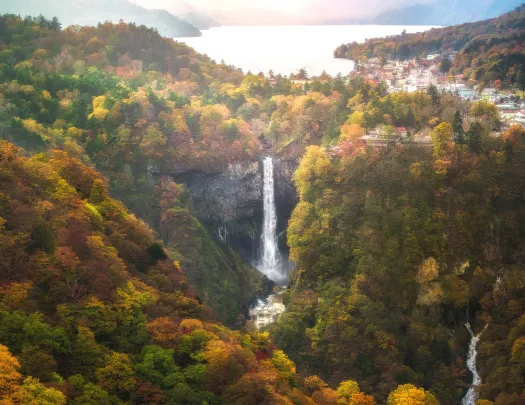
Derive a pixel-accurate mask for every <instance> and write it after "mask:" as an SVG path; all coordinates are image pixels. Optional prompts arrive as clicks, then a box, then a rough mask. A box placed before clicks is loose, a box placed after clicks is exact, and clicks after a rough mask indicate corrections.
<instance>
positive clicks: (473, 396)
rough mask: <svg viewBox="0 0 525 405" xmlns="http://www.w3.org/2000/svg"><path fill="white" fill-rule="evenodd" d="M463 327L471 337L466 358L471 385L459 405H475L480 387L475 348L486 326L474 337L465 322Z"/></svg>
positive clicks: (476, 350)
mask: <svg viewBox="0 0 525 405" xmlns="http://www.w3.org/2000/svg"><path fill="white" fill-rule="evenodd" d="M465 326H466V327H467V329H468V331H469V333H470V336H472V338H471V340H470V345H469V350H468V356H467V368H468V369H469V371H470V372H471V373H472V385H471V386H470V388H469V390H468V391H467V394H466V395H465V397H463V400H462V401H461V405H476V402H477V400H478V391H477V389H478V387H479V386H480V385H481V377H480V376H479V374H478V370H477V367H476V359H477V357H478V349H477V347H478V343H479V340H480V339H481V335H483V332H485V330H486V329H487V326H488V325H485V328H483V330H482V331H481V332H480V333H479V334H477V335H474V332H473V331H472V328H471V326H470V323H469V322H467V323H466V324H465Z"/></svg>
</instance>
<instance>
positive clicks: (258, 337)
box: [0, 141, 366, 405]
mask: <svg viewBox="0 0 525 405" xmlns="http://www.w3.org/2000/svg"><path fill="white" fill-rule="evenodd" d="M0 190H1V191H0V201H1V203H0V401H1V402H2V404H6V405H7V404H9V405H15V404H16V405H23V404H27V405H29V404H49V405H63V404H65V403H66V401H67V403H70V404H78V405H80V404H107V405H110V404H115V405H117V404H124V403H126V404H159V405H160V404H181V405H182V404H217V405H219V404H239V405H241V404H245V405H248V404H254V405H255V404H259V403H271V404H283V405H291V404H311V405H315V404H324V403H326V401H325V402H323V401H324V400H323V398H324V397H325V396H327V395H331V397H330V398H332V399H335V400H339V399H340V398H344V396H343V395H348V396H349V397H351V396H352V395H353V394H359V395H360V396H363V397H364V398H366V396H365V395H364V394H362V393H360V391H359V389H358V387H357V384H355V383H353V382H347V383H346V384H347V385H348V384H351V387H352V391H351V392H350V391H349V390H345V391H344V392H342V393H341V394H339V393H337V392H336V391H333V390H328V389H326V388H324V387H325V386H324V385H323V383H322V381H320V380H314V382H315V384H314V383H309V380H303V379H301V378H300V377H299V376H298V375H296V373H295V365H294V363H292V362H291V361H290V360H289V359H288V358H287V357H286V355H285V354H284V353H283V352H282V351H279V350H278V349H277V348H276V347H275V346H274V345H273V344H272V343H271V341H270V340H269V338H268V335H267V334H262V333H257V332H253V333H241V332H234V331H231V330H229V329H227V328H225V327H223V326H221V325H219V324H215V323H213V322H212V321H211V318H210V315H209V313H208V311H207V310H206V309H205V308H204V307H203V305H202V304H201V303H200V302H199V301H198V299H197V297H196V296H195V294H194V293H193V292H192V290H191V288H189V287H188V285H187V282H186V279H185V277H184V274H183V272H182V269H181V267H180V264H179V263H178V262H177V261H174V259H173V258H172V257H169V256H168V255H167V254H166V252H165V251H164V249H163V247H162V244H161V243H159V242H157V241H156V240H155V239H154V237H153V232H152V230H151V229H149V228H148V227H147V226H146V225H145V224H144V223H143V222H141V221H139V220H138V219H137V218H136V217H135V216H134V215H132V214H130V213H129V212H128V211H127V210H126V208H125V207H124V206H123V205H122V204H121V203H119V202H117V201H115V200H113V199H111V198H110V197H108V190H107V185H106V180H105V179H104V178H103V177H102V176H101V175H100V174H99V173H97V172H96V171H94V170H93V169H92V168H89V167H87V166H85V165H83V164H82V163H81V162H80V161H79V160H78V159H76V158H70V157H68V156H67V154H66V153H65V152H63V151H51V152H50V153H41V154H37V155H35V156H33V157H31V158H25V157H22V156H20V154H19V151H18V150H17V149H16V148H15V147H14V145H12V144H10V143H8V142H6V141H1V142H0ZM312 394H313V397H314V398H315V397H318V398H320V400H319V401H318V402H317V401H314V400H312V399H311V398H310V395H312ZM344 403H347V402H344Z"/></svg>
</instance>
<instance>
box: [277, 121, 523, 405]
mask: <svg viewBox="0 0 525 405" xmlns="http://www.w3.org/2000/svg"><path fill="white" fill-rule="evenodd" d="M479 120H480V121H482V120H483V119H479ZM478 125H479V123H476V121H474V122H473V123H472V124H471V130H470V134H467V137H466V138H465V136H464V132H463V131H464V129H463V127H462V126H461V125H456V124H454V126H453V125H452V122H446V121H445V122H442V123H441V124H440V125H438V126H436V127H435V129H434V130H433V133H432V145H431V146H432V147H431V148H430V147H429V148H422V147H420V146H417V147H416V146H410V145H405V146H397V147H391V148H388V149H385V148H374V147H369V146H368V147H367V146H366V145H365V144H363V143H362V142H361V141H356V140H355V139H354V140H353V142H352V141H349V140H347V138H343V140H342V142H341V143H340V145H339V148H338V149H337V153H336V154H333V153H332V154H329V153H327V151H325V150H323V149H322V148H319V147H317V146H311V147H310V148H309V149H308V151H307V152H306V154H305V156H304V158H303V159H302V162H301V165H300V167H299V169H298V170H297V172H296V173H295V182H296V185H297V188H298V191H299V193H300V196H301V201H300V202H299V204H298V206H297V208H296V209H295V211H294V213H293V215H292V219H291V221H290V225H289V229H288V238H289V242H290V246H291V255H292V258H293V259H294V260H296V261H297V264H298V272H297V274H296V276H295V278H294V285H293V288H292V291H291V293H290V303H289V306H288V308H287V312H286V313H285V314H284V315H283V317H282V318H281V320H280V322H279V323H278V325H276V326H275V327H274V328H273V329H272V336H273V338H274V341H275V342H276V344H278V345H279V347H281V348H282V349H283V350H285V351H286V352H287V353H288V354H289V355H290V357H291V358H292V359H293V360H295V361H296V362H297V363H298V364H300V365H301V366H302V367H303V370H308V371H309V372H312V373H319V375H320V376H321V377H324V378H326V379H327V380H328V382H330V383H333V384H336V383H337V382H338V381H341V380H344V379H348V378H351V379H354V380H356V381H357V382H359V384H360V385H361V387H363V389H364V390H365V391H368V392H370V393H373V394H374V396H375V397H376V399H378V400H379V401H385V400H386V399H387V397H388V395H389V392H391V391H392V390H393V389H394V388H395V387H396V386H397V385H398V384H406V383H410V384H414V385H417V386H422V387H424V388H426V389H428V390H430V391H431V392H432V393H433V394H434V395H435V396H436V397H437V399H438V400H439V401H440V403H441V404H442V405H445V404H446V405H449V404H450V405H453V404H457V403H459V402H460V400H461V397H462V395H464V393H465V387H466V385H467V384H468V383H469V381H470V376H469V375H468V373H467V371H466V366H465V360H466V352H467V346H468V343H469V340H470V335H469V333H468V331H467V329H466V328H465V326H464V323H465V322H466V321H467V320H470V321H471V322H472V321H474V325H475V330H476V331H478V330H479V331H481V330H482V329H483V328H484V327H485V325H488V326H487V330H486V331H485V333H484V334H483V336H482V339H481V343H480V346H479V357H478V370H479V372H480V374H481V376H482V378H483V382H484V384H483V385H482V386H481V389H480V393H481V395H480V398H481V399H485V400H491V401H494V403H495V404H498V405H519V404H522V403H523V400H524V399H525V391H524V390H523V387H524V382H525V368H524V365H525V363H524V359H523V339H524V337H525V329H524V328H523V319H524V317H525V297H524V295H523V291H524V290H523V288H524V280H525V270H524V265H525V258H524V257H523V243H524V240H525V239H524V235H525V228H524V226H523V223H524V222H523V218H524V215H525V211H524V204H523V198H524V195H525V189H524V184H525V183H524V173H525V132H524V130H523V129H522V128H521V127H512V128H510V129H509V130H507V131H506V132H505V133H504V135H503V136H502V137H500V138H496V137H493V136H492V135H490V132H487V131H481V132H479V134H478V135H475V132H476V131H477V129H476V130H472V128H476V127H477V126H478ZM478 136H479V137H478ZM476 138H477V139H478V140H477V141H476V142H474V139H476ZM467 314H468V315H467ZM342 354H344V355H342ZM510 376H512V377H510ZM407 403H408V402H407ZM486 403H492V402H486ZM389 404H390V402H389Z"/></svg>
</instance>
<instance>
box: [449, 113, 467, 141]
mask: <svg viewBox="0 0 525 405" xmlns="http://www.w3.org/2000/svg"><path fill="white" fill-rule="evenodd" d="M452 127H453V128H454V142H455V143H457V144H460V145H463V144H464V143H465V130H464V129H463V119H462V118H461V113H460V112H459V111H456V114H455V115H454V124H453V125H452Z"/></svg>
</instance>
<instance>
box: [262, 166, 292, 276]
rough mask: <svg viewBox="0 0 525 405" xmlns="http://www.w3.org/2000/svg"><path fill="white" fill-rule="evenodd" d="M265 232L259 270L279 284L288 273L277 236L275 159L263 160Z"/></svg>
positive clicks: (263, 232)
mask: <svg viewBox="0 0 525 405" xmlns="http://www.w3.org/2000/svg"><path fill="white" fill-rule="evenodd" d="M263 168H264V178H263V209H264V219H263V230H262V237H261V243H262V246H261V260H260V263H259V266H258V267H259V270H260V271H261V272H262V273H264V274H265V275H266V276H267V277H268V278H269V279H270V280H273V281H275V282H277V283H282V282H285V281H286V277H287V275H286V272H285V271H284V269H283V263H282V256H281V253H280V251H279V244H278V240H277V238H278V236H277V210H276V207H275V185H274V171H273V159H272V158H271V157H269V156H268V157H265V158H264V159H263Z"/></svg>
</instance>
